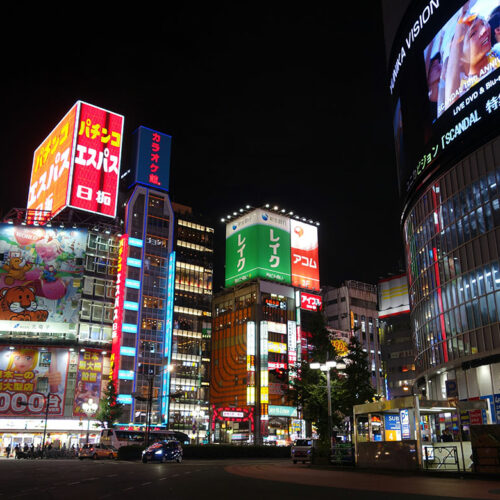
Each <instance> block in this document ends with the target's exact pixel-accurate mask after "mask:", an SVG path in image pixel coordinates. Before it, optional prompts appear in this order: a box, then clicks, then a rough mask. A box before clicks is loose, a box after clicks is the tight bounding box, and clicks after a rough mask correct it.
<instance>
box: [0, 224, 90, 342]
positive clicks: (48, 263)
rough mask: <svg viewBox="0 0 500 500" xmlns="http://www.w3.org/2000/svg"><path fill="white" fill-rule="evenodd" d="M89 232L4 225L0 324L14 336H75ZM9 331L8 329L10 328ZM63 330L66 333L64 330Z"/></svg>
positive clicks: (1, 230) (0, 232)
mask: <svg viewBox="0 0 500 500" xmlns="http://www.w3.org/2000/svg"><path fill="white" fill-rule="evenodd" d="M86 242H87V231H86V230H80V229H61V228H48V227H37V226H14V225H11V224H0V320H1V325H2V328H3V329H5V330H10V331H14V330H16V329H18V330H19V328H17V326H19V322H23V326H24V325H26V326H29V328H27V327H23V328H21V329H20V330H22V331H45V330H46V328H45V327H46V325H47V324H50V323H57V324H58V325H57V328H55V329H54V333H57V332H61V333H63V331H68V330H71V329H72V330H73V331H74V330H75V328H76V327H75V325H76V323H77V322H78V309H79V308H78V303H79V300H80V297H81V286H82V276H83V259H84V257H85V248H86ZM9 325H10V326H9ZM61 326H63V328H60V327H61Z"/></svg>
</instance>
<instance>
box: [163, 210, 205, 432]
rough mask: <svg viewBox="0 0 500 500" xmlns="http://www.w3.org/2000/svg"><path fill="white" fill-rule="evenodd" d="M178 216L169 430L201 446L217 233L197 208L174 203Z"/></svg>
mask: <svg viewBox="0 0 500 500" xmlns="http://www.w3.org/2000/svg"><path fill="white" fill-rule="evenodd" d="M172 207H173V210H174V215H175V253H176V264H175V266H176V270H175V299H174V311H173V336H172V358H171V366H172V371H171V393H172V394H174V395H175V398H173V401H172V402H171V404H170V412H169V428H170V429H174V430H178V431H182V432H184V433H186V434H187V435H189V436H191V437H192V438H193V439H195V440H196V441H197V442H202V441H205V440H206V439H207V431H208V430H209V415H210V409H209V386H210V347H211V335H212V283H213V262H214V253H213V252H214V250H213V245H214V229H213V228H212V227H210V226H208V225H207V223H206V222H205V221H203V220H202V218H201V217H200V216H197V215H196V214H194V213H193V210H192V208H191V207H187V206H185V205H180V204H178V203H172Z"/></svg>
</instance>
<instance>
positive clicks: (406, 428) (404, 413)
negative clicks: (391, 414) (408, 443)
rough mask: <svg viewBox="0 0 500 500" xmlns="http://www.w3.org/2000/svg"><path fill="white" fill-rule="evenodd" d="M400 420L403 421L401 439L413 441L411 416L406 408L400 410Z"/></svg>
mask: <svg viewBox="0 0 500 500" xmlns="http://www.w3.org/2000/svg"><path fill="white" fill-rule="evenodd" d="M399 420H400V421H401V437H402V438H403V439H411V432H410V415H409V412H408V410H407V409H406V408H404V409H402V410H399Z"/></svg>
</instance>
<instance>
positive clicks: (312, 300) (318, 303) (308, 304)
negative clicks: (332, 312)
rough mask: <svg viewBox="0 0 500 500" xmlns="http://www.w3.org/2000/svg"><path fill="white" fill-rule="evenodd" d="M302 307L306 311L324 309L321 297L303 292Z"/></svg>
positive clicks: (301, 296)
mask: <svg viewBox="0 0 500 500" xmlns="http://www.w3.org/2000/svg"><path fill="white" fill-rule="evenodd" d="M300 307H301V309H305V310H306V311H317V310H318V309H321V308H322V307H323V301H322V299H321V297H320V296H319V295H313V294H311V293H306V292H301V294H300Z"/></svg>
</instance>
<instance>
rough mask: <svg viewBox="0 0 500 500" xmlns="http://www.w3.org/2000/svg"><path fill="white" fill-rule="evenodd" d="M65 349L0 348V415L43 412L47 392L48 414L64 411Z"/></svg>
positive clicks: (52, 414)
mask: <svg viewBox="0 0 500 500" xmlns="http://www.w3.org/2000/svg"><path fill="white" fill-rule="evenodd" d="M68 361H69V352H68V351H67V350H66V349H57V348H42V347H19V348H16V349H10V348H9V347H1V348H0V415H1V416H30V415H44V414H45V411H46V399H47V394H48V393H49V392H50V396H49V408H48V415H49V416H62V415H63V414H64V397H65V390H66V374H67V371H68Z"/></svg>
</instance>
